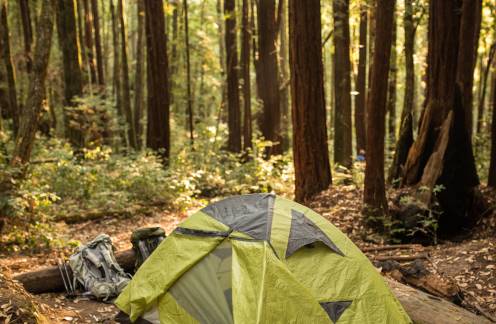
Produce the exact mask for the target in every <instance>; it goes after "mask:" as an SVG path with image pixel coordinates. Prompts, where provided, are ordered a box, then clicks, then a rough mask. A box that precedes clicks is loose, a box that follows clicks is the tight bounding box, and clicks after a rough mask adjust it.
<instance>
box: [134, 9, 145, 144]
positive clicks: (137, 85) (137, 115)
mask: <svg viewBox="0 0 496 324" xmlns="http://www.w3.org/2000/svg"><path fill="white" fill-rule="evenodd" d="M143 1H145V0H137V5H136V8H137V13H136V14H137V20H138V27H137V28H138V38H137V40H136V71H135V74H134V128H135V129H136V140H137V144H138V149H141V147H142V145H143V127H142V125H141V119H142V117H143V85H144V84H143V72H144V62H145V61H144V58H143V56H144V55H143V49H144V48H143V47H144V45H145V42H144V33H145V7H144V5H143Z"/></svg>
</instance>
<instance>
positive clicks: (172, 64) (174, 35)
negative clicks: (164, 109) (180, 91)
mask: <svg viewBox="0 0 496 324" xmlns="http://www.w3.org/2000/svg"><path fill="white" fill-rule="evenodd" d="M171 5H172V8H173V9H172V46H171V47H172V48H171V59H170V64H169V78H170V80H169V101H170V105H171V106H173V105H174V91H172V89H175V84H176V82H175V79H176V78H175V75H176V71H177V40H178V37H177V35H178V29H179V28H178V16H179V14H178V11H179V9H178V7H179V4H178V3H177V1H172V2H171ZM221 56H222V53H221ZM222 79H223V78H222Z"/></svg>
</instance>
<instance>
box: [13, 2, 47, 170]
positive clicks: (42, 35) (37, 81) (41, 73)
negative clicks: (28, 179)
mask: <svg viewBox="0 0 496 324" xmlns="http://www.w3.org/2000/svg"><path fill="white" fill-rule="evenodd" d="M53 3H54V1H52V0H49V1H43V2H42V6H41V13H40V18H39V21H38V25H37V33H36V34H37V36H36V37H37V39H36V45H35V48H34V58H33V72H32V75H31V79H30V80H29V93H28V98H27V100H26V105H25V107H24V109H23V111H22V115H21V118H20V125H19V133H18V134H17V137H16V140H15V146H14V151H13V153H12V160H11V165H13V166H17V165H22V164H25V163H27V162H29V158H30V156H31V150H32V148H33V143H34V139H35V134H36V131H37V129H38V123H39V120H40V115H41V106H42V101H43V99H44V98H45V80H46V76H47V67H48V60H49V57H50V48H51V43H52V31H53V18H54V17H53V13H54V9H55V8H54V6H53Z"/></svg>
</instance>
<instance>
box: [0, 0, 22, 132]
mask: <svg viewBox="0 0 496 324" xmlns="http://www.w3.org/2000/svg"><path fill="white" fill-rule="evenodd" d="M0 5H1V12H0V58H1V62H0V64H3V65H4V66H3V68H2V70H4V73H1V74H4V75H5V76H4V77H5V79H6V81H7V89H6V91H5V92H6V94H7V95H6V97H7V100H6V102H7V107H8V113H9V115H10V116H11V117H12V124H13V131H14V136H16V135H17V133H18V129H19V106H18V105H17V92H16V83H15V75H14V66H13V64H12V58H11V54H10V39H9V24H8V14H7V2H6V1H2V2H1V3H0ZM0 104H1V102H0ZM0 118H1V117H0Z"/></svg>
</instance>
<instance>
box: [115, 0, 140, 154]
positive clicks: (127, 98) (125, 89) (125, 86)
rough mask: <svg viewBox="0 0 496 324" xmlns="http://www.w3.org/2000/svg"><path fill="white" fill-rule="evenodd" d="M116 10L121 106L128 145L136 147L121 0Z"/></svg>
mask: <svg viewBox="0 0 496 324" xmlns="http://www.w3.org/2000/svg"><path fill="white" fill-rule="evenodd" d="M117 11H118V15H119V27H120V28H119V30H120V35H121V68H122V71H121V73H122V74H121V75H122V106H123V111H124V115H125V116H126V123H127V127H128V140H129V145H130V146H131V147H132V148H133V149H136V148H137V147H138V144H137V141H136V129H135V128H134V126H135V125H134V121H133V111H132V109H131V87H130V85H129V65H128V61H127V38H126V25H125V22H124V5H123V3H122V0H118V2H117Z"/></svg>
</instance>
